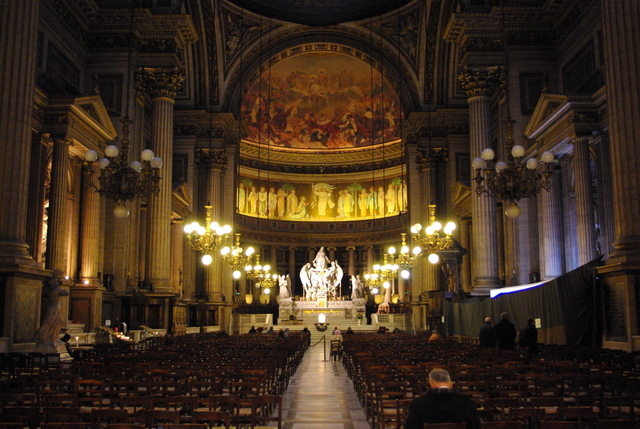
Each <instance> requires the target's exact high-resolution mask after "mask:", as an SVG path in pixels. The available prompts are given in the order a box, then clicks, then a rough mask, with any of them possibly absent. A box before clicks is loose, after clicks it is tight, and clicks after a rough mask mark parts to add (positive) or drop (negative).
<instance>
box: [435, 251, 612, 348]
mask: <svg viewBox="0 0 640 429" xmlns="http://www.w3.org/2000/svg"><path fill="white" fill-rule="evenodd" d="M600 261H601V258H598V259H596V260H593V261H591V262H590V263H588V264H586V265H583V266H582V267H579V268H577V269H575V270H573V271H570V272H569V273H567V274H564V275H562V276H560V277H558V278H556V279H554V280H551V281H549V282H548V283H545V284H543V285H541V286H538V287H535V288H532V289H528V290H523V291H520V292H513V293H509V294H503V295H498V296H497V297H496V298H494V299H489V298H487V299H481V300H479V299H470V300H467V301H465V302H463V303H453V302H449V301H445V303H444V307H443V311H444V317H445V329H446V333H447V334H448V335H461V336H471V337H477V336H478V332H479V330H480V327H481V325H482V323H483V321H484V318H485V317H487V316H490V317H492V318H493V321H494V323H495V322H498V321H499V319H500V314H501V313H503V312H507V313H509V315H510V318H511V321H512V322H513V323H514V324H515V325H516V329H517V330H518V331H520V329H522V328H524V327H525V326H526V324H527V319H528V318H530V317H531V318H534V319H540V322H541V329H540V330H539V337H540V341H541V342H545V343H558V344H568V345H576V346H599V345H600V343H601V336H602V315H601V314H602V312H601V311H600V310H599V308H600V301H599V299H598V298H597V297H598V296H599V291H598V289H597V281H596V273H595V269H596V267H597V266H598V265H599V263H600Z"/></svg>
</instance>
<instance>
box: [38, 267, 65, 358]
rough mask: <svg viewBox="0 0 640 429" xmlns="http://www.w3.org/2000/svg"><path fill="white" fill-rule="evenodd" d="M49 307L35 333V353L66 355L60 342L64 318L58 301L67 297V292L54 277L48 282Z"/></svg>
mask: <svg viewBox="0 0 640 429" xmlns="http://www.w3.org/2000/svg"><path fill="white" fill-rule="evenodd" d="M48 290H49V306H48V307H47V312H46V314H45V316H44V320H43V321H42V324H41V325H40V328H39V329H38V330H37V332H36V346H35V350H34V351H35V352H38V353H57V354H66V353H67V347H66V345H65V344H64V343H63V342H62V341H61V340H60V332H61V329H62V327H63V326H64V318H63V317H62V313H61V312H60V300H61V299H62V297H63V296H69V292H68V291H66V290H64V289H62V288H61V287H60V281H59V280H58V278H57V277H56V276H55V274H54V275H52V276H51V279H50V281H49V287H48Z"/></svg>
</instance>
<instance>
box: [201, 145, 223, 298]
mask: <svg viewBox="0 0 640 429" xmlns="http://www.w3.org/2000/svg"><path fill="white" fill-rule="evenodd" d="M226 165H227V154H226V153H225V152H224V151H212V152H210V153H208V157H207V167H208V171H209V183H208V189H207V197H208V199H209V203H210V204H211V219H212V221H213V222H218V223H220V224H223V222H222V207H223V206H224V204H223V201H222V197H223V194H224V190H225V187H224V184H223V182H222V177H223V175H224V171H225V167H226ZM211 256H212V257H213V262H211V264H210V265H209V266H208V267H205V290H206V291H207V294H208V296H209V301H211V302H214V303H221V302H222V301H223V296H224V293H223V291H222V284H223V276H222V275H223V266H222V257H221V256H220V254H219V253H218V252H216V253H215V254H213V255H211Z"/></svg>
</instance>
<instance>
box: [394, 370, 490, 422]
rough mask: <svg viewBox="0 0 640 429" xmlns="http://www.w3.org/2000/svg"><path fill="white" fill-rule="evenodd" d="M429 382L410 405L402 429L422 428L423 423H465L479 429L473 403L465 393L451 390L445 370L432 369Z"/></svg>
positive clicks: (448, 376)
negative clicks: (421, 393)
mask: <svg viewBox="0 0 640 429" xmlns="http://www.w3.org/2000/svg"><path fill="white" fill-rule="evenodd" d="M429 386H430V387H431V389H429V391H428V392H427V393H426V394H424V395H422V396H420V397H419V398H416V399H414V400H413V401H412V402H411V405H409V413H408V415H407V421H406V422H405V424H404V429H423V428H424V424H425V423H466V424H467V429H480V419H479V417H478V408H477V406H476V404H475V403H474V402H473V401H472V400H471V398H469V397H468V396H466V395H461V394H459V393H456V392H454V391H453V389H452V386H453V383H451V376H450V375H449V373H448V372H447V371H446V370H444V369H442V368H435V369H433V370H431V372H430V373H429Z"/></svg>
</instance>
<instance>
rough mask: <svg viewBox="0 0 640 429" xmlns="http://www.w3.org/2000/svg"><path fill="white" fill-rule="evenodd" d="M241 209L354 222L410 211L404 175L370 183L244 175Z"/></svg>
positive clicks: (277, 216)
mask: <svg viewBox="0 0 640 429" xmlns="http://www.w3.org/2000/svg"><path fill="white" fill-rule="evenodd" d="M236 197H237V198H236V201H237V210H238V213H240V214H243V215H246V216H254V217H260V218H267V219H282V220H299V221H353V220H361V219H371V218H378V217H385V216H395V215H397V214H399V213H400V212H403V211H405V210H406V209H407V182H406V180H405V178H404V177H403V176H396V177H392V178H385V179H384V180H383V179H377V180H371V181H368V182H364V181H363V182H357V183H353V182H350V183H340V182H331V183H329V182H327V181H325V182H318V183H283V182H274V181H266V180H258V179H256V178H250V177H246V176H244V177H243V176H240V177H239V181H238V188H237V195H236Z"/></svg>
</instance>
